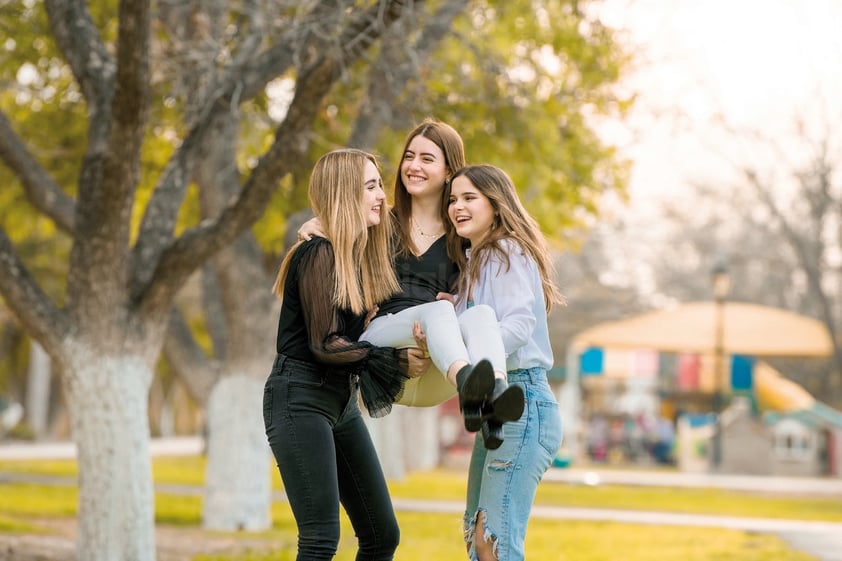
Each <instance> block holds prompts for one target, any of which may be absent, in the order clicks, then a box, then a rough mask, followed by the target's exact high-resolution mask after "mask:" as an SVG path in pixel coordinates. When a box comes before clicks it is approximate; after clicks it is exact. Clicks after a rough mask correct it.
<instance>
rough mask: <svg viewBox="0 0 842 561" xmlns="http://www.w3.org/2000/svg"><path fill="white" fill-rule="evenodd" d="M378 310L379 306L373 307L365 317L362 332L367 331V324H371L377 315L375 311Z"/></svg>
mask: <svg viewBox="0 0 842 561" xmlns="http://www.w3.org/2000/svg"><path fill="white" fill-rule="evenodd" d="M379 309H380V306H374V308H372V309H371V310H369V312H368V313H367V314H366V315H365V319H364V320H363V331H365V330H366V329H368V324H369V323H371V320H373V319H374V316H376V315H377V311H378V310H379Z"/></svg>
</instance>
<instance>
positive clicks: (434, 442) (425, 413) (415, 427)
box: [400, 407, 441, 471]
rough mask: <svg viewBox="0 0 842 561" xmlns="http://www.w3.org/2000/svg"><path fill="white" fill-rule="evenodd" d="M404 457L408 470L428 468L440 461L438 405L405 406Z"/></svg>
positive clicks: (402, 436)
mask: <svg viewBox="0 0 842 561" xmlns="http://www.w3.org/2000/svg"><path fill="white" fill-rule="evenodd" d="M400 437H401V438H403V439H404V440H405V441H407V442H410V443H411V445H410V446H406V447H405V448H406V453H405V454H404V458H405V461H406V464H407V466H409V470H410V471H418V470H430V469H434V468H437V467H438V466H439V464H440V463H441V442H440V440H441V435H440V431H439V408H438V407H407V408H406V411H405V413H404V416H403V434H402V435H400Z"/></svg>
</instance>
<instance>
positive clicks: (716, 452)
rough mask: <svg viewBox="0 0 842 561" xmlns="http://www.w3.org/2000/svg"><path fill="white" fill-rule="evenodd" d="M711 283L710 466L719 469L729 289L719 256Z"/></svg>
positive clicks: (724, 264)
mask: <svg viewBox="0 0 842 561" xmlns="http://www.w3.org/2000/svg"><path fill="white" fill-rule="evenodd" d="M711 283H712V285H713V296H714V299H715V303H716V306H715V313H716V316H715V319H714V330H715V331H714V349H713V352H714V379H713V412H714V415H715V416H716V424H715V425H714V432H713V450H712V453H711V468H712V469H713V471H717V470H718V469H719V465H720V463H721V462H722V420H721V418H720V417H721V414H722V409H723V405H724V398H723V392H724V389H725V346H724V331H725V300H726V298H728V294H729V292H730V291H731V276H730V275H729V273H728V262H727V261H726V260H725V258H724V257H722V256H720V257H719V258H718V259H717V260H716V263H715V264H714V266H713V269H711Z"/></svg>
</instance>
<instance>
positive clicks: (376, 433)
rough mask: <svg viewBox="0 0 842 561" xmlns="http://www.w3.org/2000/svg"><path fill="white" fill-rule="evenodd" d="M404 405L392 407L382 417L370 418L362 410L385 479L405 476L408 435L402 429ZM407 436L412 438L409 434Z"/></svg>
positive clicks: (404, 412)
mask: <svg viewBox="0 0 842 561" xmlns="http://www.w3.org/2000/svg"><path fill="white" fill-rule="evenodd" d="M406 409H407V408H406V407H398V406H394V407H392V412H391V413H389V414H388V415H387V416H385V417H383V418H382V419H372V418H371V417H369V416H368V414H367V413H365V412H363V419H365V423H366V426H368V431H369V433H370V434H371V440H372V441H373V442H374V448H375V449H376V450H377V456H378V458H379V459H380V466H381V467H382V468H383V473H384V474H385V475H386V479H398V480H400V479H403V478H404V477H406V454H405V450H406V448H407V443H406V439H407V437H408V435H407V433H406V431H405V430H404V421H403V419H404V415H405V414H406ZM409 438H412V436H411V435H409Z"/></svg>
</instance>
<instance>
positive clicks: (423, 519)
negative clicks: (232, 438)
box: [0, 457, 842, 561]
mask: <svg viewBox="0 0 842 561" xmlns="http://www.w3.org/2000/svg"><path fill="white" fill-rule="evenodd" d="M0 472H6V473H10V472H16V473H29V474H37V475H47V476H62V477H75V475H76V464H75V462H74V461H64V460H62V461H20V462H12V461H6V462H0ZM153 472H154V477H155V482H156V483H159V484H165V483H166V484H184V485H201V484H202V481H203V479H204V458H202V457H163V458H155V459H153ZM272 477H273V486H274V488H275V489H277V490H280V489H281V488H282V486H281V482H280V478H279V477H278V475H277V470H275V469H273V471H272ZM390 489H391V492H392V495H393V496H394V497H396V498H414V499H443V500H448V501H459V502H460V501H462V500H463V496H464V489H465V475H464V473H462V472H456V471H447V470H433V471H429V472H416V473H412V474H410V475H409V476H408V477H407V478H406V479H405V480H402V481H393V482H391V483H390ZM536 503H538V504H544V505H560V506H583V507H591V508H622V509H637V510H664V511H671V512H686V513H690V512H694V513H703V514H723V515H729V516H750V517H767V518H799V519H804V520H826V521H837V522H838V521H842V501H839V500H838V499H837V500H833V499H829V498H811V497H805V498H797V497H791V496H786V497H783V496H774V495H772V494H763V495H759V494H751V493H744V492H732V491H722V490H716V489H698V490H697V489H677V488H643V487H629V486H615V485H612V486H597V487H588V486H582V485H568V484H563V483H550V482H545V483H542V484H541V485H540V487H539V490H538V496H537V498H536ZM155 510H156V519H157V522H158V524H160V525H164V526H167V527H179V528H191V529H193V530H195V529H197V528H199V526H200V519H201V497H199V496H182V495H173V494H168V493H161V492H159V493H156V496H155ZM75 514H76V488H75V486H74V485H72V484H71V485H49V484H40V483H39V484H32V483H7V484H0V532H3V533H33V532H37V531H39V530H40V531H49V529H48V528H47V527H43V525H42V522H43V520H44V519H45V518H50V517H54V518H65V517H73V516H75ZM398 518H399V520H400V524H401V530H402V539H401V546H400V548H399V550H398V555H397V559H398V560H402V561H416V560H417V561H420V560H429V559H464V558H465V554H464V547H463V545H462V539H461V515H455V514H427V513H413V512H399V513H398ZM272 519H273V527H272V529H271V530H269V531H267V532H264V533H262V534H257V535H255V534H250V537H251V541H254V540H258V541H260V540H265V547H258V548H255V549H254V550H253V551H250V552H248V553H238V554H235V555H227V556H212V555H210V556H209V555H199V556H196V557H194V558H193V561H269V560H270V559H271V560H274V561H279V560H285V559H289V560H292V559H294V558H295V535H296V532H295V524H294V520H293V518H292V514H291V512H290V510H289V507H288V505H287V504H286V502H285V501H276V502H275V503H274V504H273V507H272ZM343 524H344V526H343V532H342V535H343V541H342V544H341V545H340V551H339V554H338V555H337V557H336V559H337V561H351V560H352V559H353V557H354V552H355V547H354V543H355V540H354V537H353V531H352V530H351V527H350V524H349V523H348V521H347V519H346V518H344V517H343ZM216 534H217V535H218V533H216ZM209 535H211V533H209ZM265 548H270V549H271V550H266V549H265ZM526 549H527V558H529V559H540V560H542V561H555V560H559V561H574V560H575V561H603V560H604V561H613V560H619V559H622V560H623V561H644V560H645V561H673V560H675V559H681V560H683V561H697V560H698V561H702V560H713V559H716V560H717V561H719V560H722V561H731V560H733V561H773V560H774V561H810V560H811V559H812V558H811V557H809V556H807V555H805V554H801V553H798V552H793V551H791V550H790V549H789V548H788V547H787V546H786V544H784V543H783V542H782V541H781V540H779V539H778V538H777V537H775V536H769V535H757V534H751V533H747V532H741V531H732V530H722V529H711V528H688V527H673V526H649V525H644V524H640V525H637V524H621V523H613V522H586V521H581V522H580V521H560V520H546V519H539V518H533V520H532V521H531V522H530V526H529V533H528V535H527V543H526Z"/></svg>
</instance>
